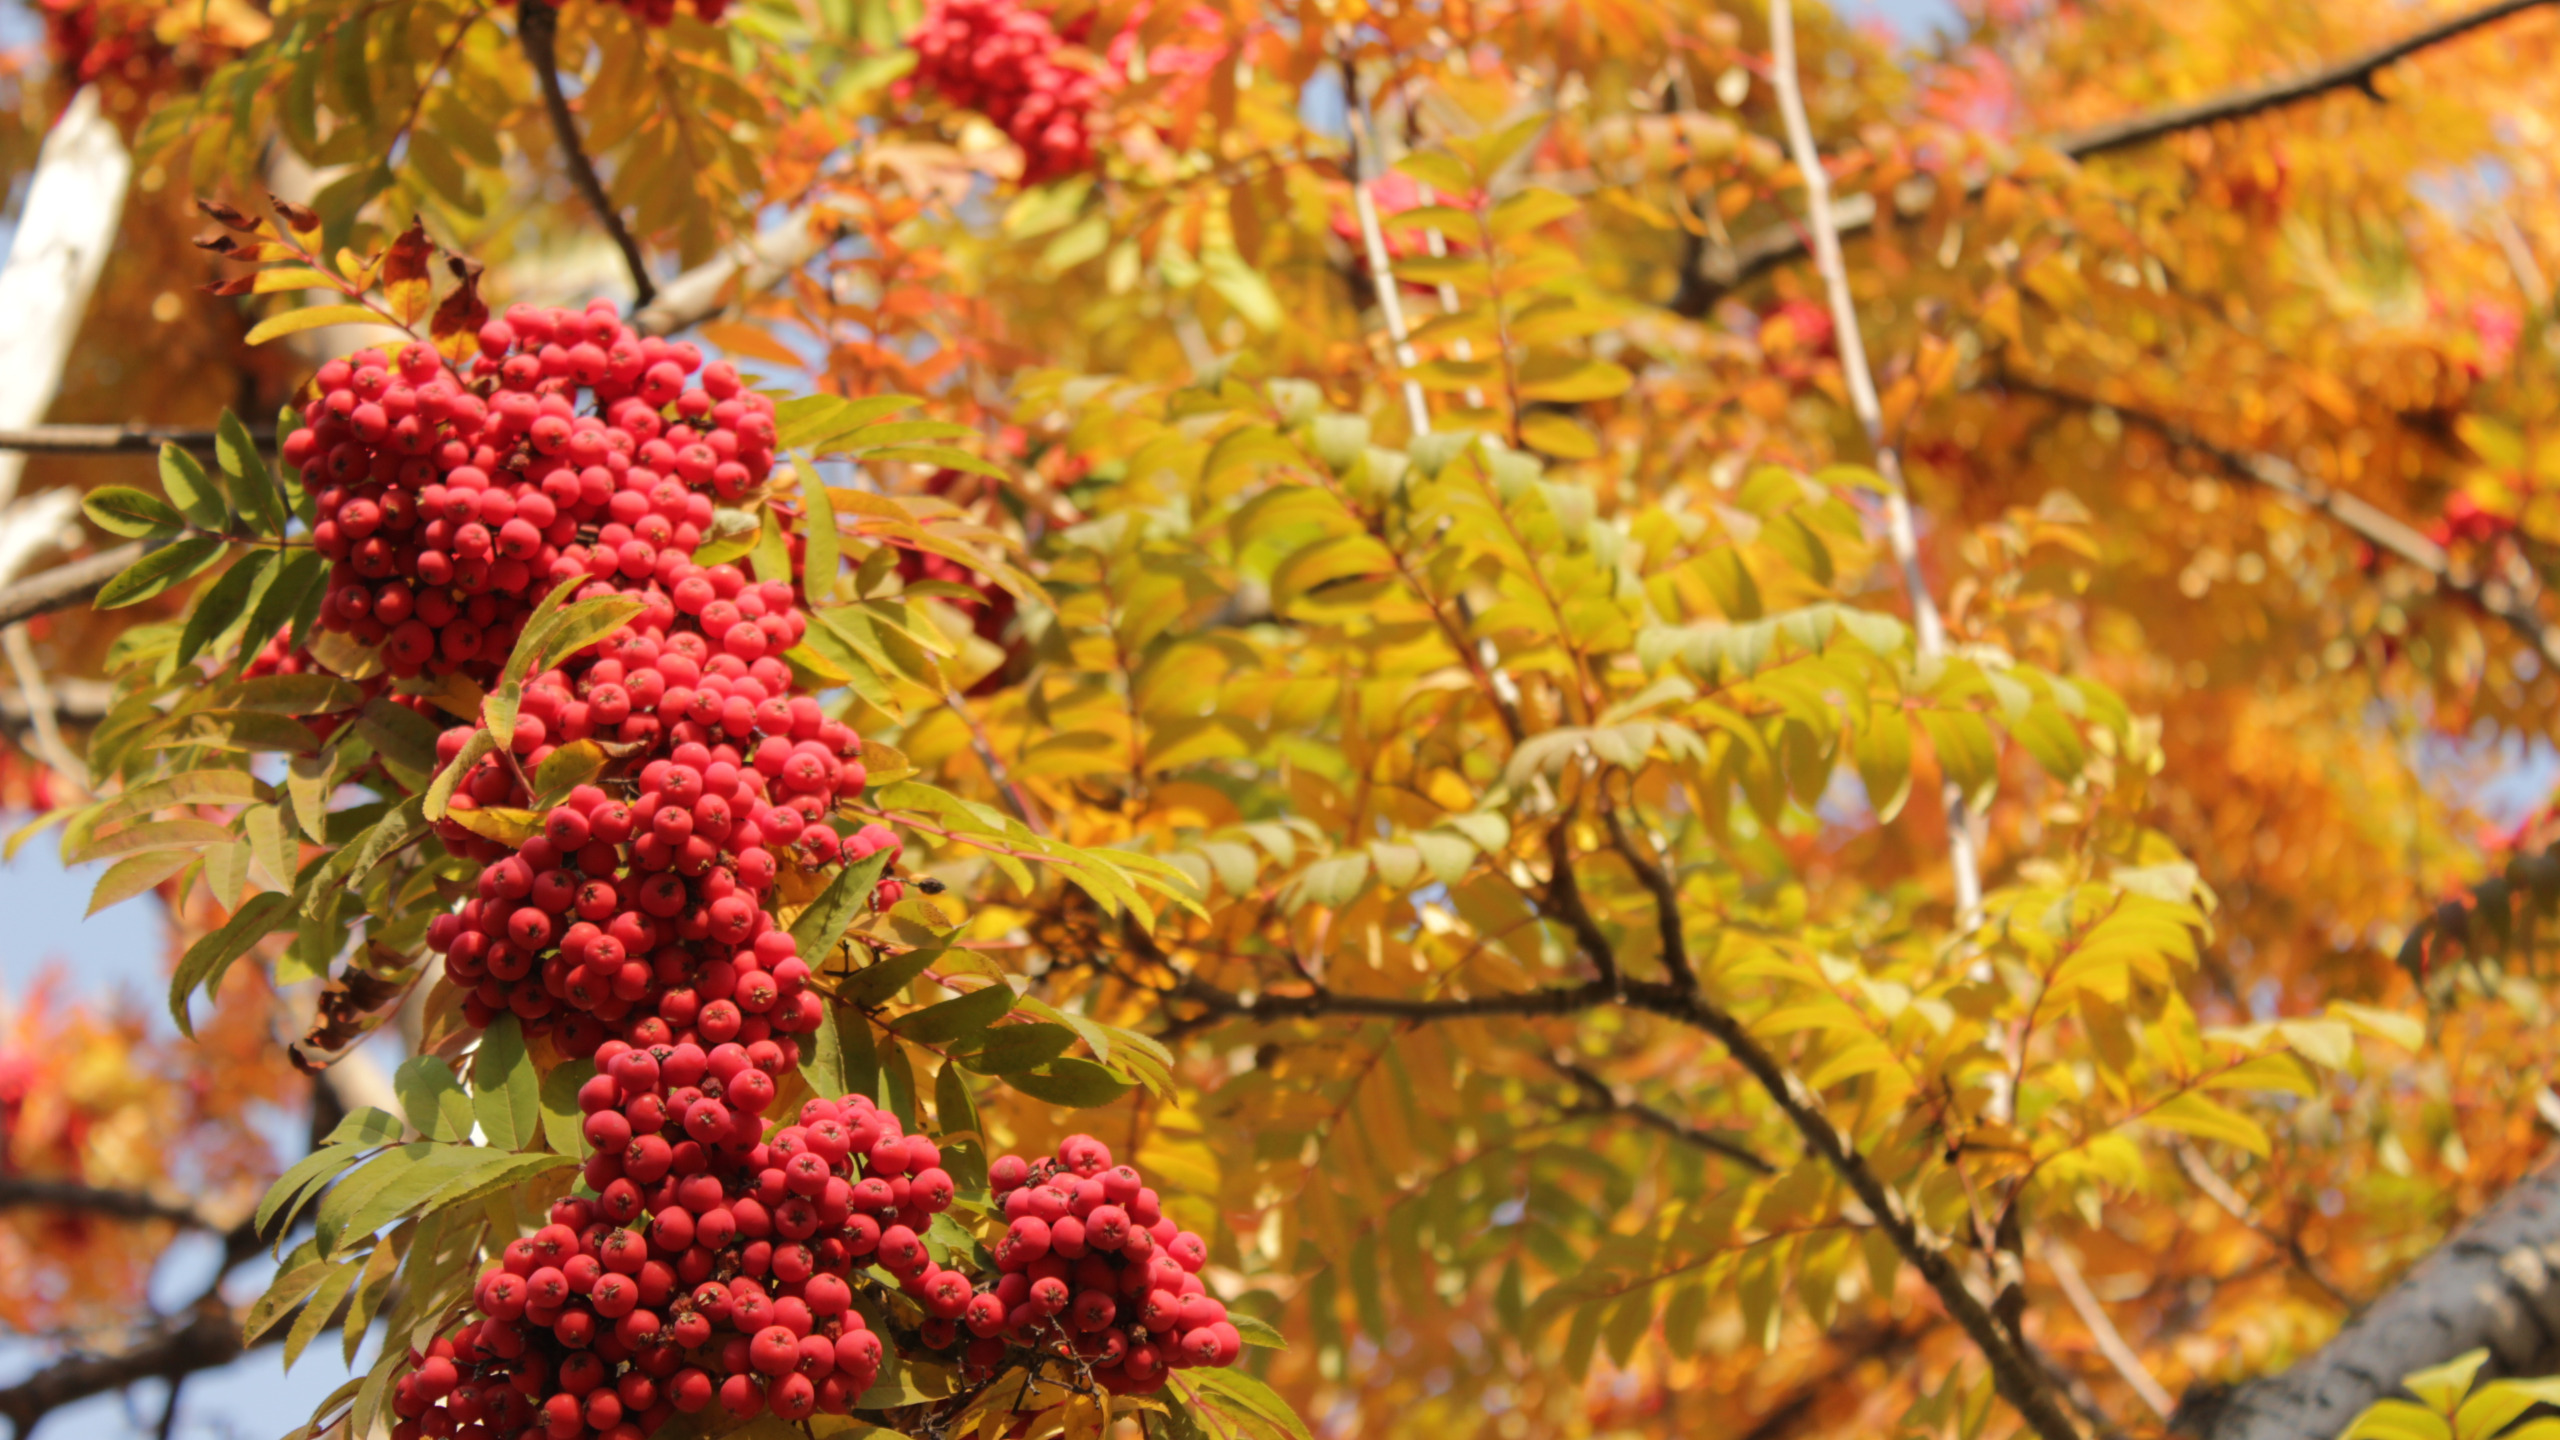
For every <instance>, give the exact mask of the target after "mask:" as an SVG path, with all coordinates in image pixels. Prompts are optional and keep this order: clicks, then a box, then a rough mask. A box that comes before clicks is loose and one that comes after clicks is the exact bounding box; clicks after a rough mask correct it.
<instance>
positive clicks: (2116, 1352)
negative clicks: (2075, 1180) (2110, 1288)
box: [2044, 1244, 2178, 1420]
mask: <svg viewBox="0 0 2560 1440" xmlns="http://www.w3.org/2000/svg"><path fill="white" fill-rule="evenodd" d="M2044 1263H2045V1268H2046V1269H2048V1270H2051V1271H2052V1272H2053V1278H2054V1283H2056V1284H2058V1285H2060V1286H2061V1287H2062V1298H2063V1299H2065V1300H2068V1301H2070V1302H2071V1309H2072V1311H2073V1312H2074V1313H2075V1314H2077V1315H2078V1316H2079V1317H2080V1323H2081V1324H2083V1325H2086V1326H2088V1327H2089V1338H2091V1339H2092V1340H2095V1341H2097V1342H2098V1353H2099V1354H2101V1355H2104V1356H2105V1357H2107V1363H2108V1364H2109V1365H2112V1366H2114V1367H2115V1372H2116V1374H2117V1375H2119V1376H2121V1377H2123V1379H2124V1383H2125V1384H2127V1385H2130V1386H2132V1387H2133V1393H2134V1394H2136V1395H2139V1396H2141V1397H2142V1403H2143V1404H2145V1405H2148V1406H2150V1407H2151V1413H2152V1414H2154V1415H2157V1416H2159V1417H2160V1418H2161V1419H2163V1420H2166V1419H2168V1418H2169V1413H2170V1412H2171V1411H2173V1410H2175V1409H2177V1408H2178V1403H2177V1401H2175V1400H2173V1399H2171V1398H2170V1396H2169V1392H2168V1390H2167V1389H2166V1388H2165V1387H2163V1386H2162V1385H2161V1383H2160V1381H2159V1379H2158V1377H2156V1376H2154V1375H2153V1374H2152V1373H2151V1370H2150V1367H2148V1366H2146V1365H2144V1364H2143V1363H2142V1357H2141V1356H2140V1355H2138V1354H2136V1353H2134V1349H2133V1347H2132V1346H2131V1345H2128V1344H2126V1343H2125V1338H2124V1335H2123V1332H2121V1331H2119V1330H2117V1329H2116V1324H2115V1322H2114V1321H2113V1320H2110V1319H2108V1318H2107V1312H2106V1310H2105V1308H2104V1307H2103V1306H2101V1305H2099V1304H2098V1296H2097V1292H2095V1291H2093V1290H2091V1289H2090V1288H2089V1282H2088V1280H2087V1278H2086V1277H2084V1276H2082V1275H2081V1273H2080V1266H2079V1265H2078V1263H2077V1262H2075V1261H2073V1260H2072V1258H2071V1254H2070V1252H2069V1251H2067V1250H2065V1249H2063V1248H2062V1247H2061V1246H2059V1245H2051V1244H2048V1245H2046V1246H2045V1247H2044Z"/></svg>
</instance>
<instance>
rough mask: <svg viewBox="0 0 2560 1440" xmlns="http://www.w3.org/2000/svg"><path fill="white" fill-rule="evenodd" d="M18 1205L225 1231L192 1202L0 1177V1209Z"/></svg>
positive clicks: (26, 1177)
mask: <svg viewBox="0 0 2560 1440" xmlns="http://www.w3.org/2000/svg"><path fill="white" fill-rule="evenodd" d="M21 1207H27V1208H36V1209H49V1210H76V1211H80V1212H82V1213H85V1214H90V1215H110V1216H113V1217H115V1218H116V1219H118V1220H174V1221H176V1222H177V1223H179V1224H181V1225H186V1226H191V1227H193V1228H195V1229H199V1230H215V1231H220V1230H225V1229H228V1228H230V1227H229V1226H227V1225H222V1224H217V1223H216V1222H215V1221H213V1220H212V1219H211V1218H209V1217H208V1216H206V1215H205V1214H204V1213H203V1212H202V1211H199V1210H197V1209H196V1208H195V1207H194V1206H192V1205H187V1204H183V1203H181V1202H178V1201H174V1200H163V1199H161V1198H160V1197H158V1196H156V1195H152V1194H149V1193H147V1192H145V1191H141V1190H109V1189H104V1188H101V1187H99V1186H96V1185H84V1184H82V1183H80V1182H79V1181H77V1180H48V1179H45V1178H43V1177H41V1176H36V1175H5V1176H0V1210H14V1209H18V1208H21Z"/></svg>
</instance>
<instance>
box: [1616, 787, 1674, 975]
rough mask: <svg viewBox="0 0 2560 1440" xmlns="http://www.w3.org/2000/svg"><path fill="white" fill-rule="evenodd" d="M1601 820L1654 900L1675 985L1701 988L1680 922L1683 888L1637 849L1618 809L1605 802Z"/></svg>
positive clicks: (1666, 967) (1665, 963) (1665, 962)
mask: <svg viewBox="0 0 2560 1440" xmlns="http://www.w3.org/2000/svg"><path fill="white" fill-rule="evenodd" d="M1600 818H1601V819H1602V820H1604V821H1606V822H1607V823H1608V826H1609V843H1610V845H1611V846H1612V847H1613V848H1614V849H1616V850H1617V852H1618V854H1619V856H1620V858H1622V859H1624V860H1625V861H1626V862H1627V868H1628V869H1630V870H1633V871H1634V872H1636V883H1637V884H1639V885H1642V886H1643V887H1644V888H1645V893H1646V894H1648V895H1651V896H1652V897H1653V913H1654V926H1655V933H1656V934H1657V935H1658V936H1659V937H1660V938H1659V941H1658V943H1659V944H1660V946H1661V949H1662V968H1663V969H1664V970H1665V971H1666V972H1668V973H1669V974H1670V976H1671V983H1672V984H1674V985H1677V986H1679V987H1680V988H1681V989H1683V990H1695V989H1697V988H1698V972H1697V970H1696V969H1695V968H1694V967H1693V966H1691V965H1690V963H1689V937H1688V935H1687V933H1686V932H1685V930H1684V927H1683V926H1682V925H1681V923H1680V890H1679V887H1678V886H1677V885H1676V884H1675V883H1674V882H1673V881H1672V878H1671V875H1670V872H1669V871H1668V869H1667V868H1666V866H1665V865H1664V864H1657V863H1656V862H1655V861H1654V860H1653V859H1650V858H1648V857H1646V856H1645V855H1643V854H1642V853H1640V852H1639V851H1638V850H1637V849H1636V846H1635V839H1634V837H1633V836H1631V835H1629V834H1628V833H1627V824H1626V821H1624V820H1622V819H1620V818H1619V816H1618V811H1617V807H1616V806H1613V805H1610V804H1608V803H1606V801H1605V799H1604V800H1603V803H1602V804H1601V806H1600Z"/></svg>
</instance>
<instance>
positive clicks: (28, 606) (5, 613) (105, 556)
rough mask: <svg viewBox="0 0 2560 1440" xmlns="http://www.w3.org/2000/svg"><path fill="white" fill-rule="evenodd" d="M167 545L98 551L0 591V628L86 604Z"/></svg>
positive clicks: (133, 543) (132, 545)
mask: <svg viewBox="0 0 2560 1440" xmlns="http://www.w3.org/2000/svg"><path fill="white" fill-rule="evenodd" d="M166 543H167V542H166V541H147V540H133V541H128V542H126V543H125V544H122V545H118V546H116V547H115V548H114V549H111V550H101V551H99V552H98V553H97V554H95V555H92V556H90V557H89V558H88V559H86V560H74V561H72V562H71V563H70V564H68V565H57V566H55V567H54V568H52V569H50V570H47V571H45V572H44V573H43V574H41V575H37V576H34V577H33V578H31V579H26V580H21V581H19V582H18V583H17V584H15V585H11V586H8V587H6V588H0V628H5V627H7V626H11V625H15V624H17V623H18V622H19V621H21V620H30V619H33V618H35V617H36V616H38V615H50V614H52V613H53V612H54V611H56V610H66V609H69V608H70V607H71V606H74V605H81V604H86V603H87V602H88V601H89V600H91V599H93V598H95V597H96V595H97V593H98V592H99V591H100V590H102V589H104V588H106V584H107V582H108V581H110V580H113V579H114V578H116V576H117V575H119V574H121V573H122V572H123V570H124V568H125V567H126V566H128V565H131V564H132V563H133V562H134V561H136V560H139V559H141V558H142V557H143V556H145V555H148V554H150V553H151V552H152V551H154V550H157V549H159V548H160V546H161V545H163V544H166Z"/></svg>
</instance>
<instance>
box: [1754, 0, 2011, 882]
mask: <svg viewBox="0 0 2560 1440" xmlns="http://www.w3.org/2000/svg"><path fill="white" fill-rule="evenodd" d="M1769 41H1770V47H1771V50H1772V52H1773V53H1772V54H1771V57H1770V61H1769V71H1770V79H1771V80H1772V81H1773V82H1774V83H1775V85H1776V86H1777V91H1778V110H1779V113H1780V114H1781V115H1782V116H1783V117H1784V118H1785V120H1786V127H1787V149H1788V151H1789V152H1790V154H1791V155H1792V156H1793V158H1794V160H1795V165H1796V170H1797V172H1798V173H1799V174H1800V175H1801V176H1802V177H1803V180H1804V190H1805V211H1806V221H1807V225H1808V227H1809V228H1810V229H1811V231H1812V233H1813V246H1814V250H1813V254H1814V263H1815V265H1816V266H1818V267H1819V268H1820V269H1821V271H1822V286H1823V289H1824V290H1825V291H1826V292H1828V294H1829V295H1830V298H1831V324H1832V329H1833V330H1834V331H1836V332H1837V333H1838V336H1839V345H1840V370H1841V375H1842V378H1843V379H1844V380H1845V381H1846V382H1847V384H1848V387H1849V408H1850V409H1851V410H1853V411H1855V412H1856V414H1857V417H1858V424H1859V427H1860V428H1862V429H1864V430H1865V431H1866V433H1867V444H1868V445H1869V446H1870V447H1871V448H1872V449H1873V450H1874V451H1875V457H1876V471H1877V473H1878V474H1880V475H1882V476H1883V477H1884V480H1885V496H1884V514H1885V529H1886V532H1887V534H1888V535H1889V537H1890V539H1891V541H1892V545H1893V558H1894V561H1895V563H1897V564H1899V565H1900V566H1901V567H1902V585H1903V589H1904V590H1906V591H1907V592H1909V594H1910V599H1911V629H1912V634H1913V636H1914V637H1915V638H1914V644H1915V648H1916V649H1917V650H1918V652H1919V658H1920V659H1921V660H1922V661H1924V662H1925V661H1928V660H1930V659H1933V658H1935V657H1937V656H1940V655H1943V654H1945V653H1946V649H1947V628H1946V623H1945V622H1944V621H1943V620H1941V619H1939V617H1938V602H1937V599H1936V597H1934V596H1932V595H1931V594H1930V593H1929V581H1928V577H1927V576H1925V575H1923V574H1922V573H1921V571H1920V542H1919V538H1918V535H1917V534H1916V532H1915V530H1914V528H1913V524H1912V514H1911V492H1910V488H1909V487H1908V486H1907V485H1905V484H1904V482H1903V478H1902V455H1901V453H1900V452H1899V451H1898V450H1896V449H1895V448H1894V446H1893V443H1892V442H1891V441H1890V440H1888V439H1887V438H1886V436H1885V433H1884V409H1883V406H1882V405H1881V404H1879V403H1878V402H1877V399H1876V382H1875V375H1874V373H1873V372H1872V371H1870V370H1869V369H1868V368H1867V346H1866V341H1865V340H1864V338H1863V337H1862V336H1861V335H1860V333H1859V330H1858V306H1857V302H1856V301H1855V300H1853V299H1851V298H1850V295H1849V267H1848V265H1847V263H1846V262H1844V261H1843V260H1842V259H1841V258H1840V233H1839V229H1838V226H1837V224H1836V223H1835V221H1834V219H1833V217H1832V213H1831V179H1830V176H1829V174H1828V173H1827V172H1826V171H1824V169H1823V168H1822V152H1821V151H1820V150H1818V149H1816V148H1815V146H1814V143H1813V123H1812V122H1811V121H1810V120H1808V119H1806V118H1805V110H1804V90H1803V87H1802V86H1801V85H1800V84H1799V83H1798V81H1797V78H1796V40H1795V11H1794V7H1793V6H1791V5H1789V4H1788V3H1786V0H1778V3H1776V4H1774V5H1772V6H1771V7H1770V10H1769ZM1939 793H1940V795H1941V796H1942V797H1943V798H1944V799H1945V801H1946V807H1947V861H1948V865H1949V868H1950V869H1951V870H1953V871H1954V873H1955V891H1956V929H1957V930H1958V931H1960V932H1961V931H1966V930H1970V929H1972V928H1973V923H1974V917H1975V916H1976V915H1977V914H1978V913H1979V912H1980V910H1981V909H1982V869H1981V865H1980V862H1979V860H1978V859H1977V858H1976V855H1975V851H1974V838H1973V830H1972V824H1971V821H1970V820H1968V819H1967V817H1966V815H1965V803H1964V791H1963V789H1962V788H1961V787H1960V786H1958V785H1957V784H1956V782H1955V780H1954V779H1953V778H1952V777H1950V778H1948V779H1947V780H1946V781H1945V782H1944V783H1943V784H1942V785H1941V786H1940V787H1939Z"/></svg>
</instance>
